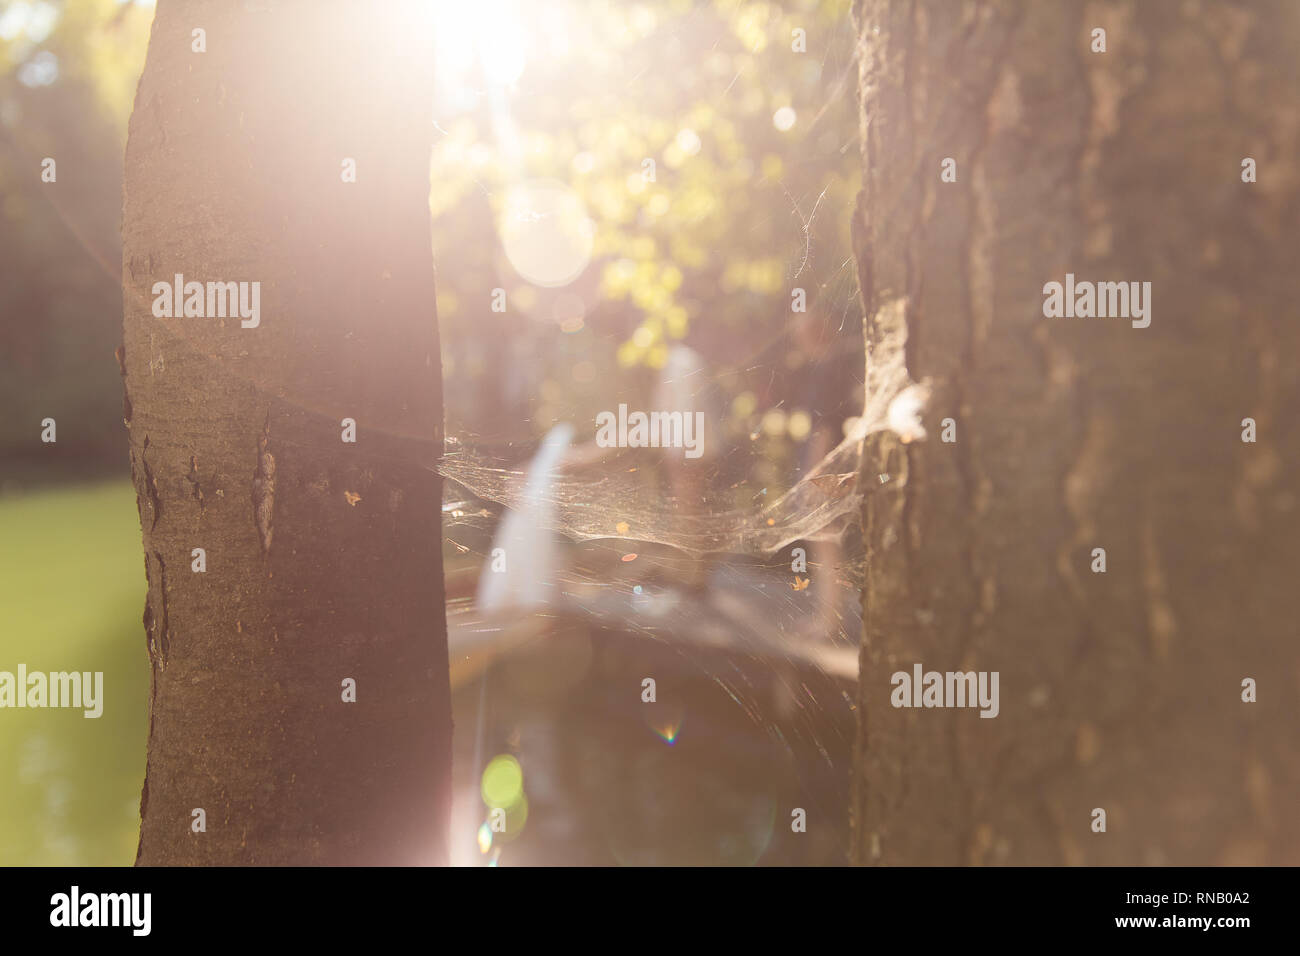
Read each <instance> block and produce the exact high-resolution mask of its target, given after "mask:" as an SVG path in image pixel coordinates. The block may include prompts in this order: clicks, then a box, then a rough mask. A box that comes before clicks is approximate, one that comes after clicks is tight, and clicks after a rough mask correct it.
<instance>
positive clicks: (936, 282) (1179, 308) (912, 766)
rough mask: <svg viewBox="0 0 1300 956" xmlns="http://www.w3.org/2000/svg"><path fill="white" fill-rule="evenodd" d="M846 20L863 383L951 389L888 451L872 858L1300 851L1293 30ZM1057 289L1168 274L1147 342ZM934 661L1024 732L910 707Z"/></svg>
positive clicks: (875, 513) (944, 3) (1167, 6)
mask: <svg viewBox="0 0 1300 956" xmlns="http://www.w3.org/2000/svg"><path fill="white" fill-rule="evenodd" d="M854 16H855V21H856V24H857V28H858V31H859V41H860V47H859V52H860V56H861V60H860V71H861V72H860V84H861V85H860V90H861V111H862V112H861V115H862V133H863V163H864V185H863V190H862V193H861V196H860V199H859V206H858V209H857V211H856V212H855V214H854V241H855V252H856V255H857V257H858V266H859V276H860V279H861V283H862V289H863V297H864V305H865V308H866V314H867V316H868V320H867V341H868V358H867V364H868V375H869V382H870V375H871V373H872V370H873V369H876V368H878V367H879V366H880V365H881V363H882V362H883V361H884V360H885V359H886V358H887V357H888V356H889V355H891V354H897V351H898V350H900V349H901V350H903V353H904V355H905V357H906V362H907V366H908V369H909V371H910V373H911V376H912V378H913V379H915V380H918V381H920V380H923V379H925V380H928V381H929V383H930V384H931V385H932V387H933V392H932V397H931V400H930V402H929V404H928V408H927V411H926V413H925V417H924V424H925V426H926V430H927V432H928V437H927V438H926V439H925V440H924V441H922V442H912V443H910V444H902V443H901V442H900V441H899V440H898V439H897V438H896V437H881V438H878V439H875V440H873V441H872V442H871V443H870V444H869V445H868V447H867V448H866V449H865V451H864V461H863V466H862V467H863V473H864V474H863V477H864V480H866V481H867V482H868V484H870V485H871V486H872V487H873V488H874V489H875V490H873V492H872V493H871V494H870V495H869V496H868V499H867V501H866V503H865V505H864V515H863V521H864V531H865V536H866V538H867V541H868V549H869V550H868V570H867V575H866V584H865V587H864V591H863V609H864V633H863V645H862V654H861V684H860V691H859V704H860V707H859V714H860V724H859V735H858V743H857V751H856V754H855V770H854V778H855V779H854V784H855V788H854V796H853V801H852V816H853V823H854V837H853V848H852V849H853V857H854V859H855V860H856V861H857V862H862V863H906V864H968V863H969V864H980V863H1014V864H1045V863H1046V864H1051V863H1067V864H1158V863H1166V864H1175V865H1183V864H1265V863H1268V864H1278V863H1291V864H1294V863H1296V862H1297V861H1298V860H1300V825H1298V824H1297V821H1296V817H1295V815H1294V813H1293V812H1291V811H1292V809H1293V808H1294V806H1295V805H1296V801H1297V795H1300V769H1298V768H1300V741H1298V740H1297V737H1296V734H1295V728H1296V727H1297V704H1296V702H1297V684H1298V682H1300V654H1298V653H1297V644H1296V641H1295V620H1296V618H1297V614H1298V612H1300V601H1298V599H1297V596H1298V594H1300V588H1297V586H1296V581H1295V575H1296V568H1297V567H1300V511H1298V510H1297V509H1298V507H1300V502H1298V501H1297V498H1296V488H1297V470H1298V469H1297V466H1298V464H1300V462H1298V461H1297V457H1298V456H1300V441H1297V434H1296V423H1295V416H1294V411H1295V409H1296V408H1297V406H1298V401H1300V377H1298V375H1297V363H1296V362H1295V360H1294V356H1295V354H1296V351H1297V345H1298V344H1300V343H1298V342H1297V339H1298V338H1300V333H1298V331H1297V328H1298V327H1297V324H1296V322H1295V321H1294V319H1293V314H1294V308H1295V303H1296V302H1297V301H1300V283H1298V281H1297V277H1298V276H1300V270H1298V269H1297V268H1296V265H1297V263H1296V256H1295V248H1296V247H1295V241H1296V230H1295V224H1296V222H1297V221H1298V216H1297V213H1298V212H1300V205H1298V202H1297V200H1298V198H1300V195H1298V194H1300V179H1298V178H1297V174H1296V170H1295V163H1294V155H1295V150H1296V145H1297V144H1296V138H1297V129H1298V126H1300V124H1298V122H1297V115H1298V114H1297V111H1296V105H1295V104H1296V103H1297V102H1298V101H1300V95H1298V94H1300V83H1297V68H1296V65H1295V61H1294V51H1295V49H1296V48H1297V46H1298V45H1300V8H1297V7H1296V5H1295V4H1293V3H1289V2H1286V0H1276V2H1260V3H1253V4H1249V5H1238V4H1229V3H1218V2H1203V3H1186V2H1182V0H1168V2H1164V0H1160V2H1156V0H1150V2H1147V0H1144V2H1141V3H1137V2H1129V3H1105V4H1103V3H1090V4H1064V3H1031V2H1025V3H1015V2H993V0H988V2H974V0H971V2H966V3H964V4H962V5H960V6H958V5H956V4H953V3H950V2H948V0H915V2H912V0H858V2H857V3H856V4H855V9H854ZM1094 28H1103V29H1105V31H1106V45H1107V49H1106V52H1104V53H1102V52H1092V45H1093V42H1094V38H1093V30H1094ZM948 157H951V158H953V159H955V160H956V174H957V180H956V182H943V181H941V171H942V169H941V163H942V161H943V160H944V159H945V158H948ZM1247 157H1250V158H1253V159H1254V160H1256V161H1257V164H1258V182H1256V183H1247V182H1243V178H1242V174H1243V168H1242V162H1243V160H1244V159H1245V158H1247ZM1067 273H1073V274H1074V275H1075V277H1076V279H1077V280H1080V281H1083V280H1091V281H1098V282H1099V281H1130V282H1131V281H1146V282H1150V283H1151V297H1150V304H1151V306H1152V308H1151V311H1150V313H1149V314H1150V319H1151V321H1150V325H1149V327H1146V328H1138V327H1134V325H1133V324H1132V322H1131V321H1130V320H1129V319H1127V318H1047V317H1045V312H1044V308H1045V299H1046V295H1045V290H1044V285H1045V284H1046V283H1049V282H1053V281H1054V282H1059V283H1064V282H1065V278H1066V274H1067ZM947 418H951V419H953V420H954V424H955V428H956V436H955V437H956V441H955V442H945V441H943V439H942V432H943V424H942V423H943V420H944V419H947ZM1246 418H1252V419H1254V421H1255V423H1256V426H1257V429H1258V441H1257V442H1255V443H1246V442H1243V440H1242V433H1243V423H1242V422H1243V419H1246ZM881 474H889V475H890V476H891V479H890V480H888V481H886V482H884V483H883V484H882V483H881V482H879V481H877V476H878V475H881ZM1096 548H1104V549H1105V560H1106V570H1105V571H1104V573H1101V572H1098V571H1094V567H1095V566H1096V560H1097V559H1096V556H1095V555H1094V551H1093V549H1096ZM917 663H920V664H922V665H923V669H924V670H925V671H931V670H933V671H938V672H948V671H962V672H966V671H977V672H978V671H990V672H992V671H996V672H998V673H999V675H1000V679H999V695H1000V713H999V714H998V716H997V717H996V718H993V719H980V718H979V716H978V714H977V712H975V711H974V710H972V709H960V708H955V709H941V708H926V707H924V706H922V707H920V708H916V707H902V706H899V707H895V706H894V705H893V701H892V700H891V695H892V694H893V692H894V689H895V685H894V684H893V683H892V675H893V674H894V673H895V672H899V671H902V672H906V673H907V674H908V675H909V676H910V675H911V674H912V670H913V665H914V664H917ZM1246 678H1252V679H1254V680H1255V681H1257V682H1258V691H1257V692H1258V702H1257V703H1249V702H1245V701H1244V700H1243V693H1244V692H1243V680H1245V679H1246ZM1096 809H1103V810H1105V811H1106V829H1105V832H1098V831H1096V830H1095V829H1094V819H1095V814H1094V810H1096Z"/></svg>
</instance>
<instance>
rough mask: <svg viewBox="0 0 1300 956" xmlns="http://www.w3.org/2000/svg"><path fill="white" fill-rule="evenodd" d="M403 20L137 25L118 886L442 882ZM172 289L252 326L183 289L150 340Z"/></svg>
mask: <svg viewBox="0 0 1300 956" xmlns="http://www.w3.org/2000/svg"><path fill="white" fill-rule="evenodd" d="M415 16H418V13H417V11H416V7H414V6H412V5H410V4H385V5H384V6H383V8H382V10H377V9H376V8H375V7H374V6H373V5H372V4H367V3H362V2H355V3H353V2H329V3H326V2H306V0H303V2H282V3H259V4H253V3H239V4H236V3H227V2H224V0H223V2H215V0H214V2H207V3H205V2H199V0H194V2H180V0H160V2H159V4H158V10H157V15H156V18H155V21H154V25H153V32H152V36H151V38H150V42H149V51H148V59H147V62H146V65H145V69H144V75H143V76H142V77H141V80H140V86H139V90H138V92H137V94H136V101H135V109H134V112H133V113H132V116H131V123H130V131H129V138H128V144H127V151H126V182H125V198H124V213H123V230H122V232H123V273H122V279H123V289H124V313H125V321H124V326H125V336H124V345H123V349H122V352H121V353H120V355H119V358H120V359H121V360H122V374H123V376H124V378H125V388H126V402H125V416H126V419H127V423H128V427H129V431H130V453H131V467H132V474H133V476H134V481H135V486H136V492H137V502H138V506H139V510H140V521H141V525H142V530H143V536H144V553H145V571H146V574H147V576H148V601H147V605H146V608H145V612H144V624H145V630H146V634H147V639H148V647H149V656H150V659H151V660H152V662H153V687H152V698H151V703H150V714H149V752H148V769H147V772H146V779H145V784H144V790H143V793H142V796H141V801H140V813H141V818H142V823H141V833H140V847H139V855H138V859H137V862H138V863H140V864H343V863H346V864H354V863H356V864H360V863H387V864H398V863H440V862H446V859H447V839H448V833H447V828H448V813H449V803H450V790H449V778H450V759H451V757H450V744H451V712H450V692H449V687H448V673H447V631H446V619H445V614H444V606H443V579H442V554H441V541H442V536H441V510H440V502H441V486H440V481H439V479H438V477H437V476H436V475H435V474H434V473H433V472H432V471H431V470H429V469H428V467H427V466H428V465H430V464H431V463H432V461H433V460H434V459H435V458H436V457H437V456H438V455H440V454H441V450H442V441H443V420H442V416H443V412H442V382H441V365H440V357H439V347H438V329H437V321H436V314H435V306H434V283H433V265H432V257H431V237H430V225H429V205H428V189H429V157H430V149H431V137H432V130H433V127H432V123H431V117H432V83H433V79H432V56H431V54H432V35H431V30H430V29H429V28H428V24H427V23H424V22H413V20H412V18H413V17H415ZM197 30H202V31H204V33H203V35H202V41H203V45H204V47H205V50H204V51H203V52H196V50H195V47H196V45H197V44H198V43H199V40H198V39H197V38H196V33H195V31H197ZM347 159H351V160H354V161H355V170H356V176H355V182H349V181H347V180H348V176H347V175H346V166H345V160H347ZM178 274H179V275H182V276H183V277H184V282H186V283H188V282H191V281H194V282H200V283H210V282H248V283H252V282H258V283H260V311H259V315H258V316H257V323H256V325H254V324H253V321H252V319H251V318H244V317H243V314H242V313H240V314H236V315H234V316H231V315H229V314H227V316H226V317H224V318H222V317H219V316H216V315H215V313H217V312H220V311H221V303H220V302H212V301H208V299H207V298H206V296H205V298H204V299H203V303H204V307H205V309H206V312H205V315H204V316H196V315H190V316H185V315H183V312H182V310H181V309H180V306H181V304H182V303H181V302H177V303H176V307H177V313H176V315H177V316H178V317H173V318H166V317H163V318H158V317H156V313H155V309H157V308H159V306H158V302H159V299H160V296H162V292H161V291H160V290H161V286H162V285H169V284H172V283H173V282H174V280H175V276H176V275H178ZM155 283H159V284H160V286H159V287H158V288H155V285H154V284H155ZM252 288H253V287H252V286H251V285H249V286H248V287H247V289H248V290H249V293H248V294H249V303H250V308H249V309H248V310H246V311H247V312H251V311H252V309H251V295H252V292H251V290H252ZM226 311H227V313H229V310H228V309H227V310H226ZM344 419H353V420H354V421H355V438H356V440H355V442H348V441H345V440H344V437H345V427H344V425H343V424H342V423H343V420H344ZM199 548H201V549H203V551H204V560H205V562H206V570H203V571H199V570H196V567H197V565H198V558H197V557H196V556H195V552H194V550H193V549H199ZM349 679H350V680H351V681H355V702H351V701H348V700H346V699H345V698H346V697H347V696H348V692H347V690H346V689H345V683H346V682H347V681H348V680H349ZM198 810H202V811H203V813H202V814H199V813H197V812H196V811H198ZM203 824H205V828H204V827H203V826H202V825H203Z"/></svg>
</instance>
